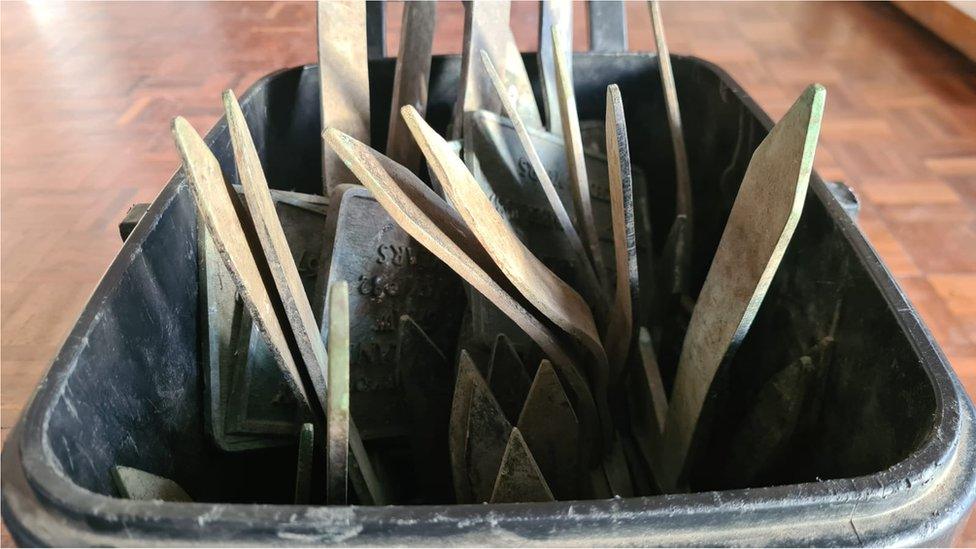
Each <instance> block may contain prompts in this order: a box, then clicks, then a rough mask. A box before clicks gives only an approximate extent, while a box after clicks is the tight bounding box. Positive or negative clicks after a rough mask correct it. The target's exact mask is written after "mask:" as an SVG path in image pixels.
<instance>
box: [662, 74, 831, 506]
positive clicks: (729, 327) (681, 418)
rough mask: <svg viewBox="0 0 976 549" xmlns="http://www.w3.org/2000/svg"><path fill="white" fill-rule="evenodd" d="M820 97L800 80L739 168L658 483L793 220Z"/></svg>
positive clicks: (676, 471)
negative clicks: (746, 162) (797, 93)
mask: <svg viewBox="0 0 976 549" xmlns="http://www.w3.org/2000/svg"><path fill="white" fill-rule="evenodd" d="M825 98H826V90H824V88H823V86H820V85H819V84H814V85H811V86H810V87H808V88H807V89H806V90H805V91H804V92H803V94H801V95H800V97H799V98H798V99H797V100H796V102H795V103H794V104H793V106H792V107H790V110H789V111H788V112H787V113H786V115H785V116H783V118H782V119H781V120H780V121H779V122H778V123H777V124H776V125H775V126H774V127H773V129H772V130H770V132H769V134H768V135H767V136H766V138H765V139H763V141H762V143H760V144H759V147H757V148H756V151H755V152H754V153H753V155H752V159H751V160H750V161H749V167H748V168H746V173H745V176H744V177H743V180H742V185H741V186H740V187H739V193H738V195H737V196H736V198H735V203H734V204H733V206H732V211H731V212H730V214H729V218H728V221H727V222H726V225H725V230H724V232H723V233H722V238H721V240H720V241H719V244H718V248H717V249H716V251H715V257H714V258H713V259H712V264H711V267H709V271H708V275H707V276H706V278H705V283H704V285H703V286H702V290H701V293H700V294H699V297H698V302H697V304H696V306H695V309H694V312H693V314H692V317H691V322H690V324H689V326H688V330H687V334H686V336H685V338H684V342H683V347H682V351H681V359H680V361H679V363H678V370H677V374H676V377H675V382H674V388H673V389H672V391H671V399H670V407H669V408H668V419H667V423H666V424H665V428H664V438H663V444H662V446H661V451H660V452H659V453H658V454H657V457H658V459H657V460H655V467H654V473H655V476H656V477H657V480H658V481H659V482H660V483H661V485H662V488H663V489H664V490H666V491H673V490H676V489H677V488H678V486H679V484H681V483H682V477H683V476H684V473H685V472H686V464H687V463H688V461H689V453H690V452H691V449H692V440H693V437H694V435H695V431H696V429H697V428H698V420H699V417H700V415H701V411H702V407H703V406H704V404H705V399H706V397H707V395H708V393H709V391H710V390H711V385H712V381H713V380H714V379H715V375H716V374H717V373H718V370H719V368H720V367H721V366H722V365H723V364H726V363H727V362H728V360H729V359H730V358H731V357H732V356H733V355H734V353H735V351H736V350H737V349H738V347H739V345H740V344H741V343H742V340H743V338H744V337H745V335H746V334H747V333H748V331H749V326H750V325H751V324H752V321H753V320H754V319H755V317H756V313H757V312H758V311H759V307H760V305H762V301H763V298H764V297H765V296H766V290H767V289H769V284H770V282H772V279H773V276H774V275H775V274H776V270H777V269H778V268H779V264H780V261H781V260H782V259H783V254H785V253H786V248H787V246H789V243H790V239H791V238H792V237H793V232H794V230H795V229H796V226H797V223H798V222H799V220H800V214H801V213H802V212H803V203H804V200H805V199H806V196H807V185H808V183H809V181H810V173H811V171H812V170H813V158H814V154H815V152H816V149H817V139H818V138H819V135H820V122H821V119H822V117H823V109H824V101H825ZM744 262H746V263H747V264H744Z"/></svg>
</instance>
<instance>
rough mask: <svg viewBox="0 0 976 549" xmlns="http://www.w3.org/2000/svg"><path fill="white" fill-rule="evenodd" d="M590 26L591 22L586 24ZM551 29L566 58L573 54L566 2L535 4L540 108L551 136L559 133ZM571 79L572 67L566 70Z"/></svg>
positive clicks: (555, 0)
mask: <svg viewBox="0 0 976 549" xmlns="http://www.w3.org/2000/svg"><path fill="white" fill-rule="evenodd" d="M590 24H591V25H592V23H590ZM552 29H557V31H556V32H558V33H559V34H560V36H561V37H562V40H560V44H561V45H562V46H563V47H564V48H567V49H566V51H565V52H564V55H565V56H566V59H571V58H572V55H573V50H572V48H573V3H572V2H571V1H570V0H542V1H541V2H539V75H540V77H541V80H542V105H543V110H544V111H545V113H546V129H548V130H549V131H550V132H551V133H553V134H555V135H560V136H561V135H562V134H563V123H562V116H561V115H560V112H559V94H558V92H557V91H556V85H557V84H556V59H555V56H554V54H553V51H552V47H553V45H552V32H553V30H552ZM567 70H568V71H569V72H570V79H572V70H573V68H572V67H567Z"/></svg>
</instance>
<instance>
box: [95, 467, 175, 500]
mask: <svg viewBox="0 0 976 549" xmlns="http://www.w3.org/2000/svg"><path fill="white" fill-rule="evenodd" d="M109 472H110V473H111V475H112V483H113V484H115V489H116V490H117V491H118V493H119V496H121V497H123V498H126V499H138V500H157V501H175V502H189V501H193V499H191V498H190V496H189V494H187V493H186V490H184V489H183V488H181V487H180V485H179V484H176V483H175V482H173V481H172V480H170V479H168V478H163V477H161V476H159V475H154V474H152V473H147V472H145V471H140V470H139V469H133V468H132V467H125V466H122V465H116V466H115V467H112V469H110V471H109Z"/></svg>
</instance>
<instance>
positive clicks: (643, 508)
mask: <svg viewBox="0 0 976 549" xmlns="http://www.w3.org/2000/svg"><path fill="white" fill-rule="evenodd" d="M575 56H576V57H607V58H618V57H632V58H639V57H644V58H656V57H657V55H656V54H649V53H640V52H627V53H582V54H581V53H577V54H575ZM437 57H441V58H449V57H457V56H455V55H452V56H437ZM672 58H675V59H679V60H680V59H683V60H688V61H691V62H694V63H695V64H697V65H700V66H702V67H703V68H705V69H707V70H709V71H711V72H713V73H715V74H716V75H717V76H718V77H719V79H720V81H721V82H722V84H723V85H724V86H725V87H726V88H727V89H728V91H731V92H732V93H734V94H736V96H737V97H738V98H739V99H740V100H741V101H742V102H743V104H744V105H745V106H746V107H747V108H748V109H749V111H750V112H751V113H752V114H753V115H754V116H756V117H757V119H758V120H759V121H760V122H761V124H762V125H763V127H764V128H765V129H766V130H767V131H768V130H769V129H770V128H771V127H772V125H773V122H772V120H771V119H770V118H769V116H768V115H767V114H766V113H765V112H764V111H763V110H762V109H761V108H760V107H759V106H758V104H756V103H755V101H753V100H752V98H751V97H750V96H749V95H748V94H747V93H746V92H745V91H744V90H743V89H742V88H741V87H740V86H739V85H738V84H737V83H736V82H735V80H733V79H732V78H731V76H730V75H729V74H728V73H726V72H725V71H724V70H723V69H722V68H720V67H719V66H717V65H715V64H713V63H711V62H709V61H706V60H703V59H701V58H698V57H695V56H677V55H672ZM380 62H392V61H391V60H390V59H386V60H380ZM292 71H317V66H316V65H314V64H308V65H304V66H296V67H291V68H285V69H280V70H277V71H273V72H271V73H269V74H268V75H266V76H264V77H262V78H261V79H259V80H257V81H256V82H255V83H254V84H252V85H251V86H250V87H249V88H248V90H247V91H246V92H245V93H244V94H242V97H241V102H242V103H245V102H246V101H247V100H248V98H249V97H250V95H251V94H252V93H255V91H256V90H257V89H260V88H261V87H262V85H263V84H264V83H266V82H267V81H268V80H270V79H272V78H275V77H276V76H279V75H281V74H283V73H287V72H292ZM828 123H829V122H828ZM225 126H226V121H225V120H224V118H223V117H221V118H220V120H218V121H217V123H216V124H215V125H214V127H213V128H212V129H211V130H210V131H209V132H208V133H207V135H206V138H205V140H206V142H207V143H208V144H210V143H212V142H213V141H214V139H215V137H216V135H217V133H218V132H219V131H220V130H222V129H223V128H224V127H225ZM185 186H186V181H185V177H184V175H183V172H182V169H178V170H177V172H176V173H175V174H174V176H173V177H172V178H171V180H170V181H169V183H168V184H167V185H166V186H165V187H164V188H163V189H162V190H161V191H160V193H159V195H158V196H157V197H156V199H155V200H153V202H152V204H151V206H150V207H149V209H148V211H147V212H146V214H145V216H144V218H143V219H142V221H141V222H140V223H139V224H138V225H137V226H136V228H135V229H134V230H133V232H132V234H131V235H130V237H129V238H128V239H127V240H126V242H125V243H124V244H123V246H122V248H121V250H120V251H119V254H118V255H117V256H116V257H115V259H114V260H113V262H112V264H111V265H110V266H109V268H108V269H107V270H106V272H105V274H104V275H103V276H102V279H101V280H100V281H99V283H98V285H97V286H96V289H95V290H94V292H93V293H92V296H91V298H90V299H89V301H88V303H87V304H86V305H85V308H84V309H83V311H82V313H81V314H80V315H79V318H78V321H77V322H76V323H75V325H74V327H73V328H72V330H71V332H70V333H69V335H68V336H67V338H66V340H65V342H64V344H63V345H62V347H61V348H60V350H59V352H58V354H57V355H56V357H55V359H54V361H53V363H52V365H51V366H50V368H49V370H48V371H47V373H46V374H45V375H44V376H43V378H42V380H41V382H40V383H39V385H38V387H37V389H36V391H35V393H34V395H33V396H32V398H31V400H30V402H29V404H28V405H27V407H26V409H25V411H24V413H23V415H22V416H21V418H20V420H19V421H18V424H17V428H16V429H15V430H13V432H11V437H10V438H11V440H8V441H7V444H5V447H4V453H5V454H6V453H7V452H9V451H11V449H16V450H17V451H18V452H19V454H20V456H19V457H20V458H21V460H20V461H21V462H22V464H23V468H24V473H25V476H26V477H27V480H28V482H29V484H30V485H31V488H32V489H33V490H35V491H36V492H37V493H38V495H41V496H42V497H43V498H44V499H49V500H52V501H55V502H57V503H58V504H59V506H60V507H61V508H62V509H63V510H70V511H71V512H72V513H74V514H77V515H79V516H85V515H87V513H88V511H90V509H91V508H92V502H93V501H95V502H97V505H96V507H97V509H98V514H100V515H104V516H112V517H113V518H114V520H135V521H139V520H158V517H159V512H160V510H162V509H165V510H166V511H167V513H168V515H169V517H168V518H171V519H174V520H179V519H186V520H194V521H196V520H198V519H200V517H201V516H203V515H207V514H210V513H213V511H214V510H215V509H218V508H219V510H220V512H219V513H218V515H219V521H221V522H222V521H225V520H228V521H246V522H248V523H253V522H254V521H255V520H256V518H257V517H258V516H261V517H263V518H268V519H272V518H274V517H276V516H279V515H281V516H287V515H294V513H295V511H296V510H300V509H306V510H307V509H308V507H307V506H294V505H264V504H215V503H179V504H177V503H165V502H163V503H161V502H140V501H132V500H122V499H118V498H114V497H110V496H105V495H102V494H97V493H94V492H91V491H89V490H87V489H85V488H82V487H80V486H78V485H77V484H75V483H74V482H72V481H71V480H70V479H69V478H68V477H67V476H66V475H65V474H64V473H63V472H62V471H61V470H59V469H58V468H55V467H54V466H52V465H50V464H48V463H46V462H45V461H44V460H43V459H40V456H49V457H51V458H53V456H51V455H50V454H51V451H50V449H49V448H48V444H47V436H46V434H47V428H48V420H49V415H50V413H51V410H53V406H42V403H53V402H56V401H57V400H58V399H59V398H61V397H62V395H63V391H64V388H65V384H66V382H67V379H68V378H69V377H70V375H71V373H72V371H73V368H74V366H75V365H76V363H77V357H78V353H79V351H80V350H81V348H82V347H83V346H84V345H85V342H86V339H87V333H88V331H89V330H90V329H91V328H92V327H93V325H94V322H95V321H96V320H97V316H98V313H99V310H100V308H101V307H100V306H101V304H102V301H103V299H104V298H105V296H106V295H108V294H109V293H110V292H111V291H112V289H113V288H114V287H115V286H116V285H117V284H118V283H119V281H120V278H121V277H122V276H123V274H124V272H125V269H126V267H127V266H128V265H129V264H130V263H131V262H132V261H133V260H134V259H136V258H137V257H138V256H139V255H140V254H141V253H142V247H141V245H142V243H143V241H144V240H145V237H146V235H147V234H148V233H149V232H150V230H151V227H153V226H154V225H155V224H156V223H158V221H159V220H160V218H161V216H162V214H163V213H164V212H165V211H166V209H167V208H168V207H169V206H170V205H171V203H172V202H173V200H174V199H175V198H176V196H177V195H178V194H179V193H180V192H184V187H185ZM810 187H811V189H813V191H814V193H815V195H816V196H817V197H818V199H819V200H820V201H821V202H822V203H824V205H825V206H826V208H827V210H828V212H829V214H830V216H831V218H832V220H833V222H834V223H836V224H838V226H839V228H841V230H842V231H841V232H842V233H843V235H844V236H845V238H846V239H847V241H848V242H849V243H850V245H851V246H852V247H853V249H854V251H855V253H856V254H857V256H858V257H859V259H860V260H861V261H862V263H863V264H864V265H865V266H866V267H867V270H868V272H869V274H870V277H871V280H872V282H873V283H875V284H876V285H877V286H878V287H879V288H880V289H881V292H882V294H883V296H884V299H885V302H886V303H887V305H888V307H889V309H890V310H891V312H892V314H894V315H895V316H896V317H897V319H898V323H899V325H900V326H901V327H902V328H903V329H904V330H905V332H906V333H907V334H908V335H909V337H910V339H911V344H912V348H913V349H914V351H915V352H916V353H917V355H918V357H919V359H920V361H921V362H922V367H923V369H924V370H925V372H926V374H927V375H928V377H929V379H930V382H931V384H932V389H933V391H934V393H935V403H936V408H935V418H934V422H933V427H932V430H931V434H930V436H929V437H928V439H927V440H926V441H925V442H924V443H922V445H921V446H920V447H919V448H918V449H916V450H915V451H914V452H913V453H912V454H910V455H909V456H908V457H906V458H905V459H904V460H902V461H900V462H898V463H896V464H894V465H892V466H891V467H889V468H888V469H886V470H883V471H879V472H876V473H873V474H869V475H864V476H860V477H854V478H846V479H832V480H825V481H820V482H807V483H800V484H791V485H781V486H770V487H761V488H746V489H736V490H727V491H719V492H699V493H691V494H672V495H661V496H649V497H639V498H629V499H626V500H621V499H614V500H589V501H576V502H565V501H563V502H553V503H539V504H530V505H526V504H514V505H512V504H509V505H492V506H490V507H485V506H484V505H452V506H442V505H424V506H406V505H403V506H389V507H355V508H354V509H355V512H356V517H357V519H358V520H361V521H369V520H370V519H371V518H373V519H377V520H380V521H383V520H384V519H385V518H387V516H388V515H390V513H391V510H395V511H394V512H399V513H401V514H403V515H404V516H409V517H410V518H411V519H416V520H418V521H423V520H425V519H436V518H437V517H445V516H450V517H451V518H452V519H456V520H465V519H469V520H470V519H483V518H484V517H485V515H486V512H490V513H491V514H494V515H495V516H496V518H497V519H499V520H505V519H515V520H517V519H518V518H519V515H520V514H521V513H520V512H519V511H523V512H524V511H531V513H532V515H533V519H541V518H543V517H540V514H542V515H550V514H551V515H552V518H556V517H557V516H565V512H566V511H567V509H570V510H571V509H575V510H576V511H575V512H576V513H577V514H584V515H585V514H586V513H587V511H592V512H599V511H601V509H602V511H603V512H606V510H607V509H606V508H607V507H608V506H612V507H613V509H614V512H619V513H628V512H631V513H638V514H646V515H647V517H648V518H652V517H653V516H654V514H655V512H661V511H663V510H667V511H668V513H671V514H674V513H679V514H680V513H682V512H689V511H692V510H694V511H696V512H699V513H700V512H701V511H702V510H703V508H714V510H715V511H719V512H721V511H722V507H723V506H727V505H728V504H731V503H737V504H738V505H737V506H736V509H737V510H738V511H742V510H747V509H749V508H751V507H755V508H769V507H775V506H777V504H779V505H781V506H786V507H798V506H803V505H805V504H818V503H824V502H825V499H826V498H828V497H829V498H830V499H831V500H835V501H836V500H839V501H845V502H850V503H851V504H852V505H856V504H857V503H858V502H864V501H865V500H869V499H874V498H882V497H884V498H888V497H891V496H894V495H896V494H901V495H903V496H906V497H908V499H911V495H910V492H912V491H914V490H916V489H920V487H921V486H924V485H926V484H927V483H928V482H929V481H930V480H932V479H933V478H934V477H935V476H937V474H938V473H939V471H940V470H942V469H944V468H946V467H948V466H949V464H950V463H951V462H952V461H953V459H952V458H953V454H954V453H955V452H956V450H957V446H958V444H959V437H960V433H961V430H960V429H959V428H958V427H959V426H960V420H961V410H960V406H968V407H969V408H970V411H969V413H966V414H965V415H966V416H967V417H968V418H972V417H973V414H972V412H971V409H972V405H971V404H970V403H969V402H968V399H967V397H966V396H965V393H964V392H963V391H962V389H961V387H960V386H959V385H958V382H956V381H955V380H954V378H953V376H952V375H951V374H950V371H949V365H948V362H947V361H946V359H945V357H944V356H943V354H942V352H941V350H940V349H939V348H938V346H937V345H936V344H935V342H934V340H933V338H932V336H931V334H930V333H929V332H928V330H927V329H926V328H925V327H924V326H923V325H922V324H921V322H920V320H919V318H918V316H917V314H916V313H915V311H914V308H913V307H912V306H911V305H910V304H909V303H908V301H907V298H906V296H905V294H904V293H903V291H902V290H901V289H900V287H898V285H897V283H895V281H894V278H893V277H892V276H891V274H890V273H889V272H888V271H887V269H886V268H885V267H884V265H883V264H882V262H881V260H880V259H879V258H878V256H877V254H876V253H875V251H874V250H873V248H871V246H870V245H869V244H868V243H867V241H866V240H865V239H864V237H863V235H862V234H861V232H860V230H859V229H858V228H857V227H856V225H855V224H854V222H853V221H852V220H851V218H850V217H849V216H847V215H846V213H845V212H844V210H843V208H842V206H841V205H840V204H839V203H838V202H837V200H836V199H835V198H834V197H833V195H832V194H831V193H830V192H829V190H828V189H827V188H826V187H825V186H824V184H823V182H822V180H821V179H820V177H819V176H818V175H817V174H816V172H815V173H814V175H813V177H812V178H811V185H810ZM970 421H971V419H970ZM26 426H32V427H34V428H32V429H27V430H25V429H24V427H26ZM38 427H39V428H38ZM946 433H954V434H955V435H954V436H953V437H952V438H950V439H946V438H944V436H945V434H946ZM967 438H971V437H967ZM970 442H972V441H970ZM970 450H972V449H970ZM24 456H34V457H28V458H27V459H23V458H24ZM4 461H6V460H4ZM54 462H55V463H56V462H57V461H56V458H54ZM974 476H976V474H974V473H970V477H974ZM968 480H969V484H970V485H972V484H973V483H974V480H973V479H972V478H970V479H968ZM5 484H6V483H5ZM969 489H970V491H971V490H972V489H973V488H972V486H970V488H969ZM5 492H6V491H5ZM6 497H7V496H6V493H5V494H4V499H6ZM92 498H94V500H93V499H92ZM5 514H6V513H5ZM305 516H306V517H307V516H308V515H305ZM215 518H216V517H215Z"/></svg>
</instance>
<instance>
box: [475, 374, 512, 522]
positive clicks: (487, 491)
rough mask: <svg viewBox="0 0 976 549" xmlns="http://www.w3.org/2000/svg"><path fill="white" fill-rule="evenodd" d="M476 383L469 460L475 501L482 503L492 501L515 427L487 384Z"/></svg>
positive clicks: (476, 378) (481, 381)
mask: <svg viewBox="0 0 976 549" xmlns="http://www.w3.org/2000/svg"><path fill="white" fill-rule="evenodd" d="M473 381H474V386H473V387H472V391H471V407H470V409H469V411H468V425H467V439H468V443H467V448H466V449H465V458H466V461H467V466H468V471H467V473H468V481H469V482H470V484H471V491H472V496H473V497H474V500H473V501H474V502H475V503H481V502H486V501H488V500H489V499H491V491H492V488H493V487H494V485H495V478H496V477H497V476H498V467H499V465H500V464H501V462H502V455H503V454H504V453H505V446H506V445H507V444H508V437H509V434H510V433H511V432H512V425H511V424H510V423H509V422H508V420H507V419H505V413H504V412H502V409H501V406H499V405H498V402H497V401H496V400H495V397H494V396H492V394H491V390H490V389H489V388H488V384H487V383H485V380H484V379H482V377H481V376H480V375H478V376H477V377H475V378H474V379H473Z"/></svg>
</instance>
